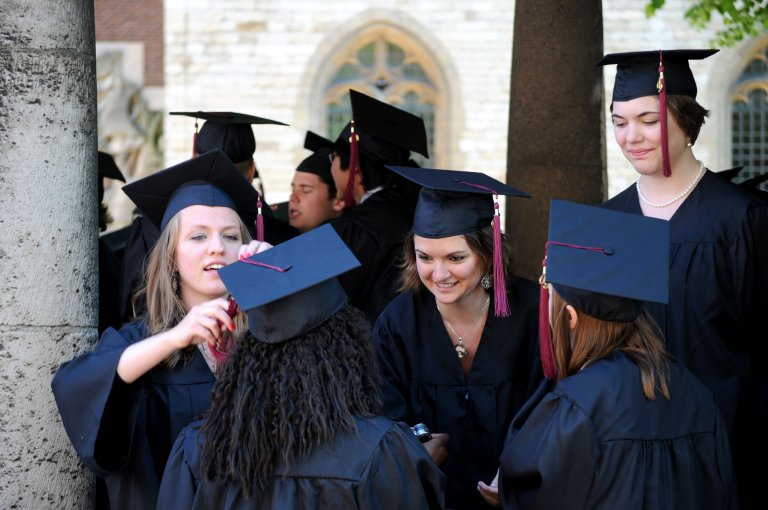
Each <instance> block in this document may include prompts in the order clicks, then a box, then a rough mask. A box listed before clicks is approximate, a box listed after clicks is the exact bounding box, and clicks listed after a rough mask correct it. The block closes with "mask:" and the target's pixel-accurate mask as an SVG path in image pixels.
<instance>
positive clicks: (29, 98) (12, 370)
mask: <svg viewBox="0 0 768 510" xmlns="http://www.w3.org/2000/svg"><path fill="white" fill-rule="evenodd" d="M95 76H96V59H95V39H94V21H93V2H92V0H2V4H1V5H0V154H2V157H0V274H2V278H0V445H2V448H0V508H59V509H62V508H78V509H80V508H88V507H89V506H91V505H92V499H93V498H92V492H93V490H92V487H93V478H92V476H91V475H90V474H88V473H87V472H86V471H85V470H84V469H83V467H82V466H81V465H80V464H79V462H78V461H77V458H76V456H75V453H74V450H73V449H72V447H71V445H70V443H69V440H68V439H67V437H66V435H65V433H64V429H63V427H62V425H61V422H60V420H59V414H58V411H57V409H56V405H55V403H54V400H53V395H52V393H51V387H50V383H51V378H52V376H53V374H54V372H55V371H56V369H57V367H58V366H59V363H61V362H62V361H65V360H68V359H70V358H72V357H73V356H75V355H76V354H78V353H80V352H83V351H85V350H87V349H90V348H91V346H92V344H93V342H94V341H95V339H96V325H97V320H98V301H97V300H98V295H97V292H98V260H97V239H98V226H97V203H96V202H97V190H96V184H97V181H96V179H97V163H96V148H97V146H96V79H95Z"/></svg>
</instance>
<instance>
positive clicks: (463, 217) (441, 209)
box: [387, 165, 530, 238]
mask: <svg viewBox="0 0 768 510" xmlns="http://www.w3.org/2000/svg"><path fill="white" fill-rule="evenodd" d="M387 168H389V169H390V170H392V171H394V172H396V173H398V174H400V175H401V176H403V177H405V178H406V179H408V180H410V181H413V182H415V183H416V184H418V185H420V186H421V187H422V188H421V191H420V193H419V200H418V202H417V204H416V212H415V213H414V217H413V233H414V234H416V235H418V236H421V237H429V238H441V237H449V236H456V235H461V234H467V233H469V232H476V231H478V230H481V229H483V228H486V227H487V226H489V225H490V224H491V221H492V220H493V216H494V201H493V199H492V196H493V194H494V193H496V194H499V195H509V196H515V197H530V195H528V194H527V193H525V192H523V191H520V190H517V189H515V188H512V187H511V186H507V185H506V184H504V183H503V182H500V181H497V180H496V179H494V178H493V177H490V176H488V175H485V174H483V173H479V172H467V171H462V170H439V169H434V168H414V167H404V166H389V165H388V166H387Z"/></svg>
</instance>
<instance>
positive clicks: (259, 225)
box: [256, 191, 264, 242]
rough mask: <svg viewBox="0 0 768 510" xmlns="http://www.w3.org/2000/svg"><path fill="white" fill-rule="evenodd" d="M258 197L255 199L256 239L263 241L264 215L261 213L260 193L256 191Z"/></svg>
mask: <svg viewBox="0 0 768 510" xmlns="http://www.w3.org/2000/svg"><path fill="white" fill-rule="evenodd" d="M256 194H258V195H259V199H258V200H257V201H256V240H257V241H259V242H264V216H263V215H262V214H261V193H259V192H258V191H257V192H256Z"/></svg>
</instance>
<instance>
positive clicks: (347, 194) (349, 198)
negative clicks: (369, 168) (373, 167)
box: [344, 119, 360, 208]
mask: <svg viewBox="0 0 768 510" xmlns="http://www.w3.org/2000/svg"><path fill="white" fill-rule="evenodd" d="M349 124H350V130H349V133H350V134H349V175H348V176H347V189H345V190H344V207H345V208H349V207H354V206H355V178H356V177H357V173H358V172H359V171H360V156H359V154H358V152H357V150H358V149H357V142H358V140H360V137H359V136H358V135H357V133H355V120H354V119H352V121H351V122H350V123H349Z"/></svg>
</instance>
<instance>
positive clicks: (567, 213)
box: [539, 200, 669, 377]
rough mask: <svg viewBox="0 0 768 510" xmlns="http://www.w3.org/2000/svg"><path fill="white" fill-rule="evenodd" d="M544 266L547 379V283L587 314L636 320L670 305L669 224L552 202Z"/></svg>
mask: <svg viewBox="0 0 768 510" xmlns="http://www.w3.org/2000/svg"><path fill="white" fill-rule="evenodd" d="M543 265H544V272H543V274H542V279H541V283H542V298H541V303H540V314H541V315H540V323H539V326H540V331H539V338H540V341H541V342H542V344H541V353H542V363H543V364H544V370H545V375H546V373H547V372H549V375H547V377H551V376H552V374H553V370H554V368H553V367H554V362H552V363H553V364H552V366H551V367H549V368H548V367H547V366H546V365H547V361H546V360H547V359H548V356H553V355H552V351H551V349H552V343H551V340H550V338H551V337H550V326H549V317H548V310H549V306H548V301H549V294H548V292H547V290H546V284H547V283H551V284H552V286H553V287H554V288H555V290H556V291H557V293H558V294H560V295H561V296H562V297H563V299H564V300H565V301H566V302H567V303H568V304H570V305H571V306H573V307H574V308H576V309H577V310H579V311H580V312H583V313H586V314H587V315H591V316H592V317H595V318H597V319H601V320H604V321H618V322H632V321H634V320H635V319H636V318H637V317H638V315H640V312H641V311H642V309H643V306H644V303H645V301H654V302H658V303H667V301H668V298H669V222H667V221H664V220H659V219H656V218H648V217H645V216H642V215H638V214H630V213H625V212H620V211H613V210H610V209H605V208H601V207H593V206H588V205H582V204H576V203H573V202H567V201H564V200H553V201H552V203H551V205H550V212H549V235H548V241H547V244H546V248H545V259H544V262H543ZM551 359H552V360H553V359H554V358H551Z"/></svg>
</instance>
